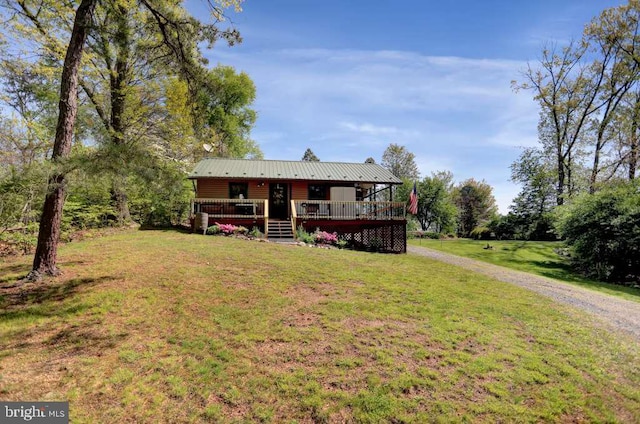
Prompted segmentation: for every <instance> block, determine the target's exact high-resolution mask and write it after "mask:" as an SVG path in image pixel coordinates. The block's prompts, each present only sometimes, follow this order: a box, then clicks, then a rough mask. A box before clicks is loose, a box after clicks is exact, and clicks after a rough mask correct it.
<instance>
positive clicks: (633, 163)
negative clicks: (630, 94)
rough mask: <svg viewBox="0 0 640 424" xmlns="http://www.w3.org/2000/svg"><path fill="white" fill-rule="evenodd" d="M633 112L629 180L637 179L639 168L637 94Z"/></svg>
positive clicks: (639, 102) (638, 103)
mask: <svg viewBox="0 0 640 424" xmlns="http://www.w3.org/2000/svg"><path fill="white" fill-rule="evenodd" d="M634 106H635V107H634V111H633V121H632V122H631V134H630V136H631V137H630V143H629V180H634V179H635V178H636V169H637V167H638V126H639V124H640V95H638V94H637V93H636V98H635V105H634Z"/></svg>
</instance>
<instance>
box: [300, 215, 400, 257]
mask: <svg viewBox="0 0 640 424" xmlns="http://www.w3.org/2000/svg"><path fill="white" fill-rule="evenodd" d="M303 226H304V228H305V230H306V231H309V232H313V231H315V230H316V228H320V229H321V230H323V231H328V232H331V233H333V232H336V233H338V235H340V236H341V237H342V238H343V239H345V240H347V242H349V245H350V246H351V247H352V248H354V249H358V250H367V251H373V252H384V253H406V252H407V226H406V224H405V223H404V222H394V221H384V222H375V223H366V224H365V223H361V224H358V225H355V226H354V225H349V224H338V223H332V222H319V221H316V222H305V223H304V224H303Z"/></svg>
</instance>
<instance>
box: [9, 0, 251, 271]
mask: <svg viewBox="0 0 640 424" xmlns="http://www.w3.org/2000/svg"><path fill="white" fill-rule="evenodd" d="M220 4H221V6H218V5H217V4H214V3H213V2H209V5H210V6H211V10H212V11H213V13H214V15H215V16H214V17H215V18H216V21H217V22H219V21H220V19H221V18H222V12H221V11H222V9H223V8H224V7H227V6H230V5H233V6H236V7H239V1H226V0H225V1H221V3H220ZM3 5H4V6H5V7H6V8H7V9H8V10H10V11H12V12H15V14H14V17H15V18H16V19H14V20H13V21H12V22H14V23H16V24H15V25H14V28H17V29H18V30H19V31H20V30H22V29H26V31H27V34H28V35H27V39H29V38H30V36H33V40H32V41H33V42H34V43H35V44H36V45H37V44H38V43H39V44H40V46H42V47H43V49H42V50H41V51H43V52H44V54H45V56H47V58H48V59H49V60H50V61H51V62H52V63H54V64H55V62H56V61H61V59H62V57H64V63H63V64H62V67H61V69H62V74H61V78H60V81H61V84H60V85H61V89H60V99H59V105H60V108H59V110H60V113H59V116H58V125H57V129H56V136H55V142H54V146H53V153H52V160H53V162H54V163H55V164H56V165H58V166H57V169H56V171H55V172H54V173H53V174H52V177H51V178H50V181H49V190H48V191H47V196H46V198H45V203H44V207H43V209H42V211H43V212H42V218H41V221H40V231H39V238H38V246H37V249H36V255H35V258H34V266H33V270H32V272H31V273H30V275H29V278H31V279H38V278H39V277H40V276H41V275H42V274H49V275H56V274H57V273H58V270H57V267H56V257H57V242H58V239H59V235H60V224H61V220H62V219H61V218H62V210H63V205H64V200H65V194H66V185H67V174H68V172H69V170H68V169H67V170H65V169H64V167H63V165H65V164H64V162H66V161H67V158H68V157H69V154H70V151H71V146H72V140H73V135H74V127H75V124H76V116H77V111H78V104H77V95H78V86H79V85H83V81H82V80H81V78H79V75H80V73H81V72H80V69H81V68H82V67H83V66H84V65H85V64H87V63H89V64H92V63H93V62H92V61H91V59H94V58H95V57H96V56H92V55H89V57H88V58H86V59H88V60H85V61H84V62H83V53H84V51H85V42H86V41H87V39H88V36H89V32H90V31H95V33H92V37H91V38H90V40H91V41H92V43H91V45H92V46H93V41H96V40H97V41H96V43H95V44H96V45H97V47H98V50H94V51H92V52H91V53H92V54H97V53H106V54H102V55H101V57H103V58H105V60H107V61H108V59H110V58H115V60H114V61H113V62H112V64H113V68H111V69H112V70H113V72H110V73H105V75H107V78H108V79H109V87H110V91H109V92H108V97H109V99H108V100H109V102H110V106H111V115H110V116H108V115H107V114H104V113H101V111H100V109H99V108H98V105H100V104H101V101H100V100H101V99H100V98H98V97H97V93H96V92H92V91H91V90H90V89H89V90H85V92H86V94H87V96H88V97H89V99H90V100H91V101H92V103H93V104H94V105H96V112H97V114H98V115H99V117H100V118H101V120H102V121H103V122H104V123H105V124H106V121H107V117H108V121H109V122H108V123H109V125H110V127H109V129H108V131H107V133H108V135H109V137H110V139H111V141H112V142H113V143H112V144H114V145H116V146H121V145H125V144H126V143H125V142H124V141H125V140H126V136H125V131H126V125H123V118H125V117H126V113H127V111H130V112H131V111H134V115H135V113H136V111H138V112H139V109H138V108H136V106H137V104H136V103H135V102H134V103H133V104H132V106H131V107H128V105H127V101H126V100H127V93H129V92H130V90H131V85H128V82H130V81H131V79H130V72H131V70H132V69H133V68H132V67H130V66H128V65H129V64H130V63H131V62H130V61H129V58H130V57H131V56H130V53H131V52H132V48H131V47H132V44H131V43H130V42H129V40H130V39H131V36H132V35H133V33H134V32H135V31H133V26H132V25H131V23H132V21H136V19H132V18H131V16H135V17H140V16H143V15H144V17H145V19H140V20H139V21H141V22H144V23H145V24H146V27H145V29H148V32H145V35H149V36H148V37H147V38H146V42H147V43H148V49H149V50H148V51H152V52H154V53H155V54H156V55H155V56H154V57H155V60H156V63H155V69H176V70H177V71H178V74H179V75H181V76H182V77H183V78H185V80H187V81H188V82H189V87H190V89H191V91H192V92H193V91H194V90H195V87H198V86H200V82H201V81H202V79H201V78H200V77H201V75H202V69H203V67H202V64H203V60H202V57H201V55H200V54H199V49H198V46H199V44H200V43H201V42H202V41H208V42H209V43H210V44H212V43H214V42H215V40H217V39H219V38H224V39H226V40H227V41H229V42H230V43H233V42H235V41H237V40H239V35H238V34H237V31H235V29H233V27H230V28H229V29H224V30H220V29H218V28H217V27H216V25H215V23H214V24H202V23H200V22H199V21H198V20H197V19H195V18H193V17H191V16H189V15H188V13H186V11H185V10H184V8H183V7H182V6H181V5H180V4H175V3H172V2H166V1H154V2H150V1H147V0H141V1H140V2H139V3H135V4H132V3H130V2H128V1H115V2H106V1H103V0H83V1H82V2H81V3H80V4H79V5H78V6H77V9H76V7H75V5H72V4H67V3H60V2H51V1H42V2H40V4H32V3H30V2H17V3H13V2H3ZM98 6H100V7H98ZM97 7H98V8H97ZM103 10H105V11H106V10H111V12H112V13H111V15H109V13H106V14H104V15H100V12H101V11H103ZM94 11H96V13H94ZM34 12H35V13H34ZM101 16H104V17H108V16H111V17H112V18H113V21H111V20H110V21H108V22H107V23H108V24H109V25H111V26H110V27H107V26H106V25H102V24H101V23H103V22H102V21H100V17H101ZM42 17H45V18H46V19H47V24H48V25H49V26H44V25H43V22H42V21H40V18H42ZM49 18H51V19H49ZM93 18H95V21H94V20H93ZM71 22H73V25H72V26H71V25H70V23H71ZM107 28H111V29H113V32H111V31H107V30H106V29H107ZM101 30H103V32H101ZM65 31H68V32H66V34H68V38H69V39H70V40H71V41H70V42H69V43H68V46H67V45H66V44H65V43H64V42H61V41H60V40H61V39H64V38H66V37H65ZM59 34H62V36H61V38H55V36H57V35H59ZM114 34H115V35H114ZM111 36H113V38H112V39H111V38H110V37H111ZM113 46H115V47H116V48H114V49H113V51H114V53H113V54H111V53H110V49H111V47H113ZM99 49H103V51H102V52H100V51H99ZM142 58H143V59H146V60H150V59H151V57H150V56H148V55H146V56H145V55H142ZM174 65H175V66H174ZM53 68H55V66H54V67H53ZM144 69H150V68H148V67H144ZM83 70H84V69H83ZM83 75H87V76H89V75H90V72H85V73H83ZM83 88H85V86H84V85H83ZM102 95H103V96H104V97H103V99H106V98H107V93H106V92H104V91H102ZM102 112H104V110H102ZM140 115H141V113H138V115H137V116H140ZM118 120H120V121H118ZM105 126H106V125H105ZM118 140H121V141H122V143H118V142H116V141H118ZM120 150H122V149H120ZM121 157H126V156H121ZM110 159H111V158H110Z"/></svg>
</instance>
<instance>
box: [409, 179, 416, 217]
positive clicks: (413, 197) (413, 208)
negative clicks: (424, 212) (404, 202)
mask: <svg viewBox="0 0 640 424" xmlns="http://www.w3.org/2000/svg"><path fill="white" fill-rule="evenodd" d="M409 213H412V214H414V215H416V214H417V213H418V188H417V187H416V182H415V181H414V182H413V190H411V195H410V196H409Z"/></svg>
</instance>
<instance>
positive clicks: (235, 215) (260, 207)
mask: <svg viewBox="0 0 640 424" xmlns="http://www.w3.org/2000/svg"><path fill="white" fill-rule="evenodd" d="M188 178H189V179H191V180H192V181H193V184H194V190H195V193H196V194H195V199H194V200H193V202H192V207H191V212H192V225H193V226H194V229H195V227H200V228H199V229H201V228H202V227H205V226H209V225H213V224H214V223H216V222H217V223H224V224H234V225H242V226H245V227H247V228H249V229H251V228H252V227H254V226H255V227H258V228H260V230H261V231H263V232H264V233H265V234H266V236H267V237H268V238H270V239H274V238H292V237H293V234H294V233H295V229H296V228H298V227H299V226H302V227H303V228H304V229H305V230H306V231H309V232H313V231H315V230H316V229H317V228H319V229H321V230H324V231H329V232H337V233H338V234H339V235H341V236H342V237H343V238H345V239H346V240H347V241H348V242H349V243H350V244H351V245H352V246H354V247H355V248H362V249H370V250H377V251H385V252H396V253H404V252H406V244H407V242H406V216H405V204H404V203H402V202H394V201H393V198H392V196H393V191H392V187H393V186H394V185H398V184H402V181H401V180H400V179H399V178H397V177H396V176H394V175H393V174H392V173H391V172H389V171H388V170H387V169H385V168H383V167H382V166H380V165H377V164H371V163H340V162H306V161H284V160H246V159H221V158H215V159H204V160H202V161H200V162H199V163H198V164H197V165H196V167H195V168H194V170H193V171H192V172H191V173H190V174H189V177H188Z"/></svg>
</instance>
